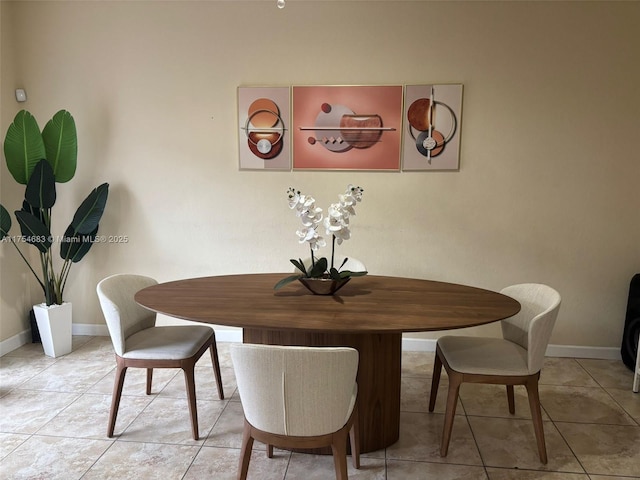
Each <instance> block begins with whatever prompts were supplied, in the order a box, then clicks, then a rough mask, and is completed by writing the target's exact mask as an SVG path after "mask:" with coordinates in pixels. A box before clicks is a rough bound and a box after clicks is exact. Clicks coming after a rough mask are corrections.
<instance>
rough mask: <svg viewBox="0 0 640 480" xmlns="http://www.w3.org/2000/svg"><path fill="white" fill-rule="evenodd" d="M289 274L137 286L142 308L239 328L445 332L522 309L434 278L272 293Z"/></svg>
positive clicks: (361, 280)
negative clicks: (332, 292)
mask: <svg viewBox="0 0 640 480" xmlns="http://www.w3.org/2000/svg"><path fill="white" fill-rule="evenodd" d="M287 275H291V273H262V274H243V275H223V276H215V277H202V278H192V279H186V280H177V281H173V282H167V283H161V284H158V285H154V286H152V287H147V288H145V289H143V290H140V291H139V292H138V293H136V295H135V300H136V301H137V302H138V303H139V304H140V305H142V306H144V307H146V308H148V309H150V310H152V311H155V312H158V313H162V314H165V315H170V316H173V317H177V318H182V319H186V320H193V321H197V322H203V323H210V324H216V325H228V326H234V327H243V328H264V329H279V330H291V331H308V332H335V333H362V332H367V333H400V332H422V331H431V330H448V329H455V328H463V327H471V326H476V325H483V324H486V323H490V322H494V321H496V320H501V319H503V318H507V317H510V316H512V315H514V314H516V313H517V312H518V311H520V304H519V303H518V302H517V301H516V300H514V299H512V298H510V297H508V296H505V295H502V294H500V293H497V292H493V291H490V290H484V289H480V288H475V287H469V286H465V285H457V284H452V283H445V282H436V281H431V280H419V279H412V278H401V277H385V276H377V275H367V276H364V277H355V278H352V279H351V281H350V282H349V283H348V284H347V285H345V286H344V287H342V289H341V290H340V291H339V292H337V294H336V295H334V296H323V295H313V294H311V293H310V292H309V291H308V290H307V289H306V288H305V287H304V286H302V285H301V284H300V283H298V282H294V283H291V284H289V285H287V286H285V287H283V288H282V289H280V290H277V291H275V290H274V289H273V286H274V285H275V284H276V283H277V282H278V280H280V279H282V278H284V277H285V276H287Z"/></svg>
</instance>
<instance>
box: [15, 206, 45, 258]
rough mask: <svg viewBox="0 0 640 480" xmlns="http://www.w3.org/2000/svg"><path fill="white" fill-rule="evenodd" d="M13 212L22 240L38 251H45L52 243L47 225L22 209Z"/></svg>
mask: <svg viewBox="0 0 640 480" xmlns="http://www.w3.org/2000/svg"><path fill="white" fill-rule="evenodd" d="M15 214H16V219H17V220H18V223H19V224H20V231H21V232H22V236H23V237H24V241H25V242H27V243H30V244H31V245H34V246H35V247H36V248H37V249H38V250H40V252H42V253H46V252H47V250H49V249H50V248H51V243H52V238H51V232H49V229H48V228H47V226H46V225H45V224H44V223H42V222H41V221H40V219H39V218H37V217H35V216H34V215H32V214H31V213H29V212H25V211H24V210H18V211H16V212H15Z"/></svg>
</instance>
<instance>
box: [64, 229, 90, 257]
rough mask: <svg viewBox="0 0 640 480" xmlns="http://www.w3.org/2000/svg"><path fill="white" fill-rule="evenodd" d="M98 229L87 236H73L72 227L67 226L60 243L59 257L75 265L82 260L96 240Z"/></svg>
mask: <svg viewBox="0 0 640 480" xmlns="http://www.w3.org/2000/svg"><path fill="white" fill-rule="evenodd" d="M97 233H98V227H96V229H95V230H94V231H93V232H91V233H89V234H86V235H85V234H82V235H81V234H74V231H73V226H71V225H69V226H68V227H67V230H66V231H65V232H64V236H63V237H62V242H61V243H60V256H61V257H62V258H64V259H68V260H71V261H72V262H73V263H77V262H79V261H80V260H82V257H84V256H85V255H86V254H87V252H88V251H89V249H90V248H91V246H92V245H93V244H94V242H95V240H96V234H97Z"/></svg>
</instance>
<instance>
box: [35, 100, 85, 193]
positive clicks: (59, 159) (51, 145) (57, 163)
mask: <svg viewBox="0 0 640 480" xmlns="http://www.w3.org/2000/svg"><path fill="white" fill-rule="evenodd" d="M42 140H43V141H44V148H45V152H46V154H47V156H46V159H47V161H48V162H49V163H50V164H51V168H52V169H53V173H54V175H55V177H56V182H60V183H64V182H68V181H69V180H71V179H72V178H73V176H74V175H75V173H76V165H77V161H78V137H77V133H76V122H75V120H74V119H73V117H72V116H71V114H70V113H69V112H67V111H66V110H60V111H59V112H57V113H56V114H55V115H54V116H53V118H52V119H51V120H49V121H48V122H47V124H46V125H45V127H44V129H43V130H42Z"/></svg>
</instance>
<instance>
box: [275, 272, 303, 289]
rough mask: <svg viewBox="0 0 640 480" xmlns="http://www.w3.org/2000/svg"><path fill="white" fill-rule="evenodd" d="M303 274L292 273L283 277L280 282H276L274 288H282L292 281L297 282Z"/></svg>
mask: <svg viewBox="0 0 640 480" xmlns="http://www.w3.org/2000/svg"><path fill="white" fill-rule="evenodd" d="M302 277H303V276H302V275H290V276H288V277H285V278H283V279H282V280H280V281H279V282H278V283H276V284H275V285H274V287H273V289H274V290H280V289H281V288H282V287H284V286H285V285H289V284H290V283H291V282H295V281H296V280H298V279H299V278H302Z"/></svg>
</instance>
